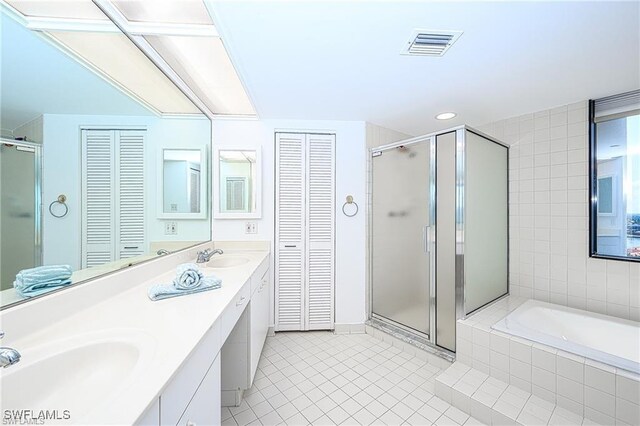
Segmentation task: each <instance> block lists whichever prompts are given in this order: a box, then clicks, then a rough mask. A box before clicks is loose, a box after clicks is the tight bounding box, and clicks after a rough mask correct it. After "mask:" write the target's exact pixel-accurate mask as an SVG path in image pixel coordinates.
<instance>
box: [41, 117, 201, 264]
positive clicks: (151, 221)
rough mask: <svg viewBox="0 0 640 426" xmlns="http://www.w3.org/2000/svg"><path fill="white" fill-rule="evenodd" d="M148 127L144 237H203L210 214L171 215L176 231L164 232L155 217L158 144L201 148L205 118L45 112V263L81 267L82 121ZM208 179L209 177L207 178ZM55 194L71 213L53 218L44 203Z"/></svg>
mask: <svg viewBox="0 0 640 426" xmlns="http://www.w3.org/2000/svg"><path fill="white" fill-rule="evenodd" d="M91 125H93V126H114V127H117V126H146V128H147V138H146V142H145V143H146V145H145V150H146V152H145V157H146V160H147V163H146V164H145V168H146V170H145V184H146V185H147V186H146V188H145V193H146V194H147V206H148V208H147V217H146V221H147V235H148V237H147V238H148V241H149V242H153V241H158V240H161V241H204V240H208V239H209V235H210V231H209V229H210V228H209V227H210V222H209V218H207V219H201V220H175V222H177V225H178V226H177V227H178V234H177V235H171V236H167V235H164V223H165V221H164V220H158V219H156V210H157V186H158V176H157V173H158V168H159V165H160V162H161V159H160V152H161V149H162V148H176V147H189V148H202V147H203V146H204V145H208V144H209V143H210V141H211V137H210V132H211V128H210V122H209V120H206V119H181V118H176V119H173V118H172V119H159V118H155V117H131V116H91V115H62V114H45V115H44V130H43V141H44V142H43V176H42V183H43V184H42V186H43V196H42V202H43V206H44V208H43V227H42V233H43V234H42V242H43V263H44V264H54V263H69V264H71V265H72V267H73V268H74V269H78V268H80V260H81V252H80V243H81V238H82V236H81V216H82V213H81V212H82V208H81V180H80V179H81V176H80V173H81V164H82V161H81V136H80V127H81V126H91ZM206 181H208V179H206ZM59 194H65V195H66V196H67V205H68V206H69V213H68V214H67V216H65V217H64V218H60V219H58V218H54V217H53V216H51V215H50V214H49V211H48V206H49V203H51V201H53V200H55V199H56V198H57V197H58V195H59Z"/></svg>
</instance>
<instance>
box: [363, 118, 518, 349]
mask: <svg viewBox="0 0 640 426" xmlns="http://www.w3.org/2000/svg"><path fill="white" fill-rule="evenodd" d="M507 173H508V147H507V146H506V145H504V144H502V143H501V142H499V141H497V140H495V139H493V138H491V137H489V136H487V135H484V134H482V133H480V132H478V131H476V130H474V129H471V128H470V127H468V126H460V127H457V128H453V129H449V130H445V131H442V132H438V133H433V134H429V135H425V136H420V137H416V138H412V139H408V140H404V141H400V142H397V143H394V144H390V145H386V146H382V147H377V148H373V149H372V150H371V164H370V185H371V186H370V194H371V199H370V212H369V221H370V222H369V243H370V247H369V253H370V257H369V266H370V271H369V277H370V279H369V308H370V309H369V310H370V321H371V324H372V325H373V326H377V327H379V328H383V329H385V331H390V332H392V333H393V334H395V335H397V336H398V337H402V338H407V339H410V340H411V341H413V342H418V343H421V344H424V345H427V346H430V347H433V348H434V349H436V350H438V351H440V352H442V353H444V354H447V353H448V354H451V353H453V352H455V323H456V320H457V319H460V318H463V317H465V316H466V315H468V314H470V313H472V312H473V311H475V310H477V309H479V308H481V307H482V306H485V305H486V304H488V303H490V302H492V301H494V300H496V299H497V298H500V297H502V296H504V295H506V294H507V293H508V176H507Z"/></svg>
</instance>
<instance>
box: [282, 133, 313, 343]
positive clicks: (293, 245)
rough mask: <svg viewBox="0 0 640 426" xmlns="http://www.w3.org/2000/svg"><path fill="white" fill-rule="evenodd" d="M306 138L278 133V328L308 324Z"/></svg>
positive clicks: (290, 327) (289, 328)
mask: <svg viewBox="0 0 640 426" xmlns="http://www.w3.org/2000/svg"><path fill="white" fill-rule="evenodd" d="M305 141H306V136H305V135H304V134H298V133H278V134H276V174H277V176H276V258H275V267H276V283H277V285H276V289H277V292H276V327H277V329H278V330H281V331H283V330H303V329H304V327H305V320H304V319H305V315H306V313H305V311H304V290H305V288H304V287H305V286H304V278H305V270H304V264H305V249H304V244H305V242H306V241H305V237H304V236H305V224H304V219H305V197H304V192H305V157H304V154H305V149H304V148H305Z"/></svg>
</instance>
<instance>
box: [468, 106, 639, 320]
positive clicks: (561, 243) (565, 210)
mask: <svg viewBox="0 0 640 426" xmlns="http://www.w3.org/2000/svg"><path fill="white" fill-rule="evenodd" d="M478 129H479V130H481V131H483V132H485V133H488V134H490V135H492V136H494V137H496V138H498V139H500V140H503V141H504V142H506V143H509V144H510V145H511V149H510V158H509V161H510V164H509V191H510V192H509V196H510V206H509V208H510V216H509V218H510V253H509V256H510V271H511V276H510V283H511V294H514V295H517V296H523V297H527V298H535V299H539V300H544V301H548V302H552V303H558V304H561V305H568V306H571V307H575V308H580V309H586V310H589V311H593V312H599V313H604V314H608V315H614V316H617V317H621V318H627V319H633V320H636V321H638V320H640V264H639V263H631V262H620V261H609V260H602V259H594V258H590V257H589V255H588V253H589V248H588V241H589V240H588V232H589V224H588V202H587V201H588V184H587V183H588V181H587V179H588V163H587V156H588V105H587V102H586V101H584V102H578V103H574V104H570V105H565V106H561V107H557V108H553V109H549V110H545V111H539V112H536V113H533V114H526V115H522V116H519V117H513V118H509V119H506V120H501V121H497V122H494V123H490V124H487V125H485V126H480V127H479V128H478Z"/></svg>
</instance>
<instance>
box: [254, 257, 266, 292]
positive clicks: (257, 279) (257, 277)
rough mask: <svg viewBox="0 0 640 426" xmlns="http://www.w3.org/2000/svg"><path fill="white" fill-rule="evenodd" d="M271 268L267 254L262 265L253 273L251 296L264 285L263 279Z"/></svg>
mask: <svg viewBox="0 0 640 426" xmlns="http://www.w3.org/2000/svg"><path fill="white" fill-rule="evenodd" d="M268 270H269V256H267V257H266V258H265V259H264V260H263V261H262V263H261V264H260V266H258V267H257V268H256V270H255V271H253V275H251V296H253V293H255V292H256V291H257V290H258V288H260V286H261V285H262V279H263V277H264V274H265V273H266V272H267V271H268Z"/></svg>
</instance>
